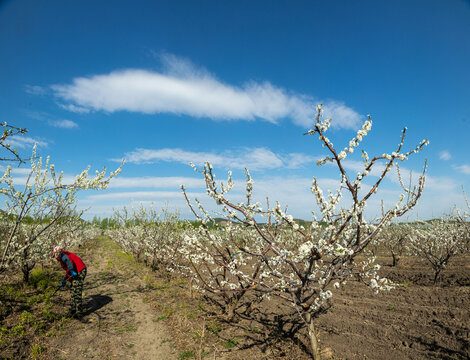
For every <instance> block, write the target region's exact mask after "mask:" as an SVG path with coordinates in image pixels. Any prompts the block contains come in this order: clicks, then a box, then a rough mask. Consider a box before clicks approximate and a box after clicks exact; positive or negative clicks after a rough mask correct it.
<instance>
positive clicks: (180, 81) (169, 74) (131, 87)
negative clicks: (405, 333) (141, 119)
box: [52, 55, 361, 128]
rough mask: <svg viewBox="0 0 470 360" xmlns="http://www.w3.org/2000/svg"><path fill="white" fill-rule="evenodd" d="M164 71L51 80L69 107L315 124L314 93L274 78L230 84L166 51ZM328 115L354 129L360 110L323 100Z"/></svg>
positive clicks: (339, 124) (76, 109) (128, 71)
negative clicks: (294, 89) (299, 91)
mask: <svg viewBox="0 0 470 360" xmlns="http://www.w3.org/2000/svg"><path fill="white" fill-rule="evenodd" d="M161 58H162V61H163V63H164V71H162V72H153V71H148V70H141V69H125V70H121V71H114V72H111V73H109V74H101V75H94V76H90V77H79V78H75V79H74V80H73V81H72V83H71V84H62V85H53V86H52V90H53V91H54V93H55V95H56V96H57V97H58V98H60V99H61V100H62V101H65V102H67V104H62V105H60V106H61V107H63V108H64V109H68V110H70V111H79V112H86V111H88V110H94V111H107V112H115V111H129V112H139V113H145V114H158V113H172V114H178V115H189V116H193V117H197V118H202V117H207V118H210V119H213V120H247V121H254V120H257V119H261V120H265V121H268V122H271V123H277V122H279V121H280V120H281V119H284V118H290V119H291V120H292V121H293V122H294V123H295V124H297V125H299V126H303V127H308V126H311V125H312V124H313V121H314V116H315V105H316V104H317V103H318V102H319V101H314V100H315V99H313V97H311V96H307V95H302V94H297V93H294V92H292V91H288V90H286V89H283V88H281V87H277V86H275V85H273V84H271V83H270V82H267V81H266V82H254V81H248V82H246V83H245V84H243V85H242V86H234V85H230V84H226V83H224V82H222V81H220V80H218V79H217V78H216V77H214V76H213V75H211V74H210V73H208V72H207V71H206V70H204V69H200V68H196V67H195V66H193V65H192V64H191V63H190V62H189V61H187V60H183V59H180V58H177V57H175V56H172V55H165V56H162V57H161ZM324 114H325V116H327V117H333V119H334V121H333V123H332V124H333V126H336V127H338V128H355V127H357V125H358V123H359V122H360V120H361V115H359V114H358V113H357V112H356V111H354V110H353V109H351V108H350V107H347V106H346V105H345V104H344V103H342V102H340V101H326V102H324Z"/></svg>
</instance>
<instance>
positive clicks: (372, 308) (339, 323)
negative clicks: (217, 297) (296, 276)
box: [0, 237, 470, 359]
mask: <svg viewBox="0 0 470 360" xmlns="http://www.w3.org/2000/svg"><path fill="white" fill-rule="evenodd" d="M74 250H75V251H76V253H78V254H80V255H81V256H82V258H83V259H84V261H85V262H86V263H87V264H88V267H89V272H88V276H87V279H86V282H85V291H84V303H85V304H86V306H87V307H88V311H87V313H86V315H85V317H84V319H83V320H82V321H80V320H75V319H69V318H67V317H66V316H65V313H66V312H67V307H68V300H69V294H68V291H67V292H65V291H64V292H59V293H58V294H56V295H54V296H50V295H51V292H52V291H53V290H54V289H55V287H56V285H57V283H58V282H59V281H60V278H61V275H62V274H61V272H59V270H58V266H53V267H45V268H43V269H40V270H39V269H38V270H36V271H34V272H33V274H32V277H31V281H30V283H28V284H21V281H22V279H21V277H19V276H15V275H13V274H10V276H8V277H6V278H4V279H3V281H2V284H1V294H2V298H1V300H2V304H1V313H0V316H1V321H2V333H1V342H0V346H1V347H0V354H1V358H2V359H30V358H35V359H114V358H121V359H122V358H128V359H138V358H149V359H150V358H152V359H191V358H194V359H200V358H206V359H213V358H215V359H309V358H310V355H309V350H308V341H307V336H306V334H305V333H302V332H300V333H297V334H295V333H292V331H290V329H291V327H292V326H293V325H294V324H295V323H297V322H298V320H297V316H296V315H295V314H292V311H291V309H289V308H288V307H286V305H285V304H283V303H282V302H279V301H272V302H269V303H260V304H258V305H257V307H256V308H257V311H253V312H252V313H251V316H250V317H249V318H248V317H247V316H246V315H244V314H240V316H237V318H235V319H232V320H231V321H228V320H227V318H226V317H225V316H223V314H222V313H221V312H220V309H219V308H218V307H217V306H216V305H214V304H213V303H211V302H210V301H209V300H208V299H207V298H204V297H202V296H201V295H199V294H197V293H195V292H194V291H192V290H191V289H190V287H189V284H190V283H189V281H188V279H187V278H183V277H179V276H174V277H171V278H169V277H168V276H167V275H165V273H164V272H161V271H159V270H156V271H155V270H151V269H150V268H149V267H148V266H146V265H144V264H143V263H141V262H139V261H137V260H136V259H135V257H134V256H133V255H129V254H128V253H126V252H125V251H124V250H123V249H122V248H121V247H120V246H119V245H117V244H116V243H114V242H113V241H111V239H109V238H106V237H98V238H94V239H90V240H88V241H86V242H85V243H84V244H82V245H81V246H80V247H77V248H76V249H74ZM378 252H379V256H378V262H379V263H381V264H383V265H384V266H382V268H381V270H380V271H381V273H383V275H384V276H388V277H389V278H390V279H391V280H393V281H395V282H396V283H398V284H399V286H398V287H397V288H395V289H394V290H391V291H389V292H380V293H378V294H375V293H374V292H372V291H370V289H369V288H368V287H366V286H365V285H364V284H361V283H360V282H352V283H351V284H349V286H347V287H345V288H344V289H340V290H339V291H338V292H337V293H336V294H335V296H334V299H333V302H334V306H333V307H332V308H331V309H330V310H329V311H328V312H327V313H325V314H321V315H319V317H318V325H317V327H318V329H319V342H320V346H321V349H322V355H323V358H325V359H466V358H468V357H469V356H470V352H469V331H470V326H469V324H470V321H469V320H470V311H469V309H470V290H469V289H470V288H469V285H470V257H469V256H468V255H466V256H457V257H455V258H454V259H453V261H452V263H451V264H450V265H449V267H447V268H446V270H445V271H444V276H443V279H442V281H441V282H440V283H439V284H434V281H433V277H434V274H433V272H432V271H431V269H430V268H429V266H427V265H426V264H425V263H423V262H422V261H419V259H418V258H416V257H411V256H404V257H403V258H402V259H400V261H399V263H398V264H397V265H396V266H394V267H392V266H390V265H391V264H392V257H391V256H389V255H388V254H387V253H386V251H385V250H384V249H379V250H378ZM45 274H47V276H44V275H45Z"/></svg>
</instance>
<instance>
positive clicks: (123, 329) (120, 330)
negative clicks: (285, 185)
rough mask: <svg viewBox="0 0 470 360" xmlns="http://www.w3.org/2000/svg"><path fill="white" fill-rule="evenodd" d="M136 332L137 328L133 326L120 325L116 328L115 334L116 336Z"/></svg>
mask: <svg viewBox="0 0 470 360" xmlns="http://www.w3.org/2000/svg"><path fill="white" fill-rule="evenodd" d="M136 331H137V328H136V327H135V326H133V325H127V324H126V325H121V326H119V327H118V328H117V330H116V332H117V333H118V334H122V333H125V332H136Z"/></svg>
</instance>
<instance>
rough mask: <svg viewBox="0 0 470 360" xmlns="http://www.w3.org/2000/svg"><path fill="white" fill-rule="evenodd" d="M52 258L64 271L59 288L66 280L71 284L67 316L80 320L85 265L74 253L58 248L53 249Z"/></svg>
mask: <svg viewBox="0 0 470 360" xmlns="http://www.w3.org/2000/svg"><path fill="white" fill-rule="evenodd" d="M54 257H55V258H56V259H57V261H58V262H59V263H60V265H61V266H62V268H63V269H64V270H65V271H66V274H65V277H64V278H63V280H62V282H61V283H60V286H61V287H65V285H66V284H67V280H68V281H70V282H71V283H72V286H71V287H70V294H71V301H70V311H69V314H68V315H69V316H72V317H75V318H81V317H82V316H83V305H82V291H83V282H84V280H85V277H86V266H85V263H84V262H83V261H82V259H80V258H79V257H78V256H77V255H75V254H74V253H71V252H69V251H65V250H63V249H61V248H60V247H59V246H56V247H55V248H54Z"/></svg>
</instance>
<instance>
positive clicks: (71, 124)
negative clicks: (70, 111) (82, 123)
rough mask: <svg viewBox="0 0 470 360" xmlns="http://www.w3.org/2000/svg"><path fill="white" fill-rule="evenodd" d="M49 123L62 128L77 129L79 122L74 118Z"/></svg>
mask: <svg viewBox="0 0 470 360" xmlns="http://www.w3.org/2000/svg"><path fill="white" fill-rule="evenodd" d="M49 124H50V125H52V126H54V127H58V128H62V129H76V128H78V124H77V123H76V122H74V121H72V120H57V121H49Z"/></svg>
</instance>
